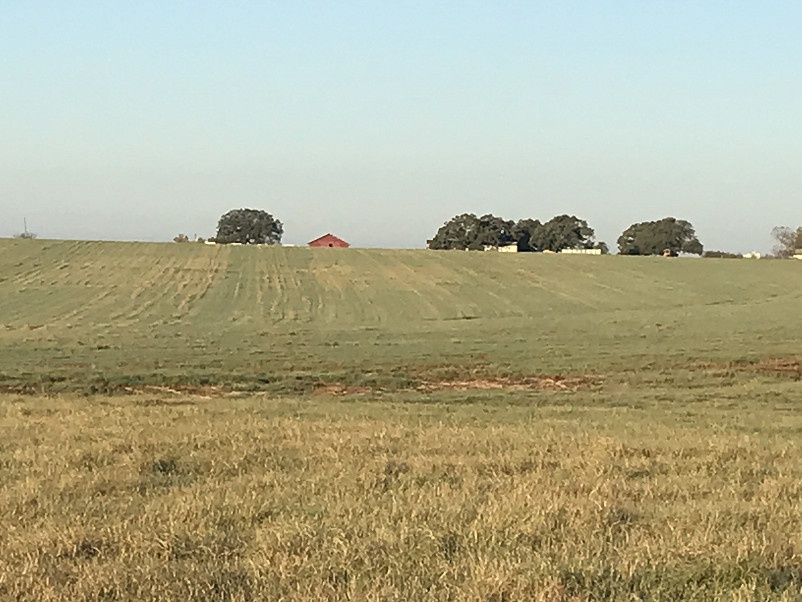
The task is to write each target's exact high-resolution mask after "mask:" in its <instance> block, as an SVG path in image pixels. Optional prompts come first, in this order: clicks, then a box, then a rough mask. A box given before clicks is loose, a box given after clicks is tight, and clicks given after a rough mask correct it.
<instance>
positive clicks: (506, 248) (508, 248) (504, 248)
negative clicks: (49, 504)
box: [465, 243, 518, 253]
mask: <svg viewBox="0 0 802 602" xmlns="http://www.w3.org/2000/svg"><path fill="white" fill-rule="evenodd" d="M465 250H466V251H467V250H468V249H465ZM482 250H484V251H498V252H499V253H517V252H518V243H513V244H511V245H484V246H483V247H482Z"/></svg>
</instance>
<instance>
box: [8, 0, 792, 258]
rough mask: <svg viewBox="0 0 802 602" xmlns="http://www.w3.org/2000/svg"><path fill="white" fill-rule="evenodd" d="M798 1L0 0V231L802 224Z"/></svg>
mask: <svg viewBox="0 0 802 602" xmlns="http://www.w3.org/2000/svg"><path fill="white" fill-rule="evenodd" d="M800 31H802V2H799V1H798V0H792V1H771V0H765V1H761V2H757V1H749V2H744V1H738V0H727V1H715V0H705V1H699V0H693V1H683V0H671V1H668V0H665V1H663V0H637V1H627V0H617V1H603V0H597V1H589V0H588V1H572V0H554V1H537V0H528V1H503V0H495V1H492V2H491V1H489V0H484V1H481V2H477V1H472V0H459V1H445V0H443V1H437V0H421V1H418V0H397V1H392V2H391V1H389V0H388V1H379V0H373V1H352V0H340V1H337V2H332V1H330V0H326V1H319V2H309V1H304V0H285V1H281V2H274V1H268V0H263V1H253V2H244V1H243V2H221V1H215V2H210V1H208V2H207V1H202V0H137V1H136V2H130V1H127V2H123V1H110V0H104V1H86V0H85V1H81V0H73V1H71V2H64V1H60V0H51V1H37V0H30V1H28V0H26V1H24V2H17V1H12V0H8V1H5V2H0V236H10V235H12V234H14V233H17V232H20V231H21V230H22V227H23V218H27V220H28V226H29V229H30V230H32V231H35V232H37V233H38V234H39V235H40V236H41V237H45V238H104V239H134V240H170V239H172V237H173V236H174V235H175V234H177V233H178V232H184V233H187V234H189V235H190V236H192V235H194V234H199V235H202V236H210V235H213V234H214V232H215V228H216V224H217V220H218V218H219V217H220V215H221V214H223V213H225V212H226V211H227V210H229V209H232V208H239V207H253V208H258V209H265V210H267V211H269V212H270V213H272V214H273V215H275V216H276V217H278V218H279V219H281V220H282V221H283V222H284V227H285V236H284V241H285V242H287V243H305V242H306V241H308V240H311V239H312V238H314V237H316V236H318V235H320V234H323V233H325V232H328V231H331V232H333V233H335V234H337V235H339V236H341V237H343V238H345V239H347V240H349V241H350V242H352V243H353V244H354V245H357V246H385V247H396V246H403V247H407V246H408V247H421V246H424V245H425V241H426V239H427V238H431V236H432V235H434V233H435V232H436V231H437V229H438V228H439V227H440V226H441V225H442V224H443V223H444V222H445V221H447V220H448V219H449V218H450V217H452V216H453V215H456V214H459V213H464V212H473V213H477V214H482V213H494V214H496V215H500V216H502V217H505V218H507V219H518V218H525V217H532V218H539V219H541V220H546V219H549V218H551V217H552V216H554V215H557V214H561V213H570V214H576V215H577V216H578V217H580V218H583V219H585V220H587V221H588V223H589V224H590V225H591V226H592V227H594V228H595V229H596V234H597V238H598V239H601V240H605V241H606V242H607V243H608V244H609V245H610V246H611V247H614V246H615V240H616V238H617V237H618V235H619V234H620V233H621V232H622V231H623V230H624V229H625V228H626V227H627V226H629V225H630V224H631V223H633V222H637V221H643V220H652V219H659V218H662V217H665V216H674V217H677V218H681V219H687V220H689V221H690V222H692V223H693V224H694V226H695V227H696V231H697V234H698V235H699V238H700V239H701V240H702V242H703V243H704V244H705V247H706V248H707V249H721V250H730V251H747V250H751V249H753V248H756V249H758V250H762V251H767V250H769V248H770V247H771V239H770V235H769V233H770V231H771V228H772V227H773V226H775V225H781V224H782V225H788V226H794V227H796V226H798V225H802V35H800Z"/></svg>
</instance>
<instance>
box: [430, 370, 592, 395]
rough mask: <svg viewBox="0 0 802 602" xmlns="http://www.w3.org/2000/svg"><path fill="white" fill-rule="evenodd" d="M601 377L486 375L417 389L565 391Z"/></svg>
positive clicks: (585, 384) (590, 382)
mask: <svg viewBox="0 0 802 602" xmlns="http://www.w3.org/2000/svg"><path fill="white" fill-rule="evenodd" d="M600 381H601V377H600V376H598V375H590V374H537V375H532V376H523V377H486V378H471V379H457V380H440V381H431V382H424V383H421V384H420V385H418V386H417V387H416V390H417V391H423V392H432V391H470V390H472V389H484V390H488V389H504V390H508V391H527V390H529V391H567V390H575V389H580V388H584V387H590V386H593V385H595V384H598V383H599V382H600Z"/></svg>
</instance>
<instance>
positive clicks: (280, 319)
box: [0, 239, 802, 392]
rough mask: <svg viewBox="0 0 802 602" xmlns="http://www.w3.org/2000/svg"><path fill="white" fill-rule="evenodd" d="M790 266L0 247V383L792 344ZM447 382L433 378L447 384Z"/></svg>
mask: <svg viewBox="0 0 802 602" xmlns="http://www.w3.org/2000/svg"><path fill="white" fill-rule="evenodd" d="M800 308H802V264H801V263H799V262H793V261H790V260H789V261H768V260H759V261H756V260H715V259H704V260H699V259H682V258H681V259H664V258H653V257H649V258H636V257H620V256H601V257H597V256H570V255H558V254H534V253H521V254H501V253H466V252H435V251H427V250H395V249H313V248H307V247H261V246H230V245H202V244H195V243H186V244H175V243H135V242H88V241H55V240H13V239H5V240H0V360H1V361H0V387H4V388H6V389H14V388H16V389H20V390H22V389H30V390H36V391H62V390H65V391H66V390H82V391H83V390H92V391H94V390H107V391H116V390H121V389H135V388H136V387H145V386H157V385H158V386H199V387H200V386H207V387H224V388H232V387H233V388H247V389H254V388H256V389H267V390H273V391H275V392H282V391H306V390H310V388H313V387H315V386H319V385H320V384H321V383H324V384H325V383H336V384H338V385H342V386H364V387H372V388H376V389H379V388H382V387H389V388H403V387H414V386H419V385H421V383H422V382H423V381H425V380H426V379H427V378H428V379H430V380H431V377H432V375H436V376H437V377H438V378H443V379H447V378H451V379H452V380H455V379H458V378H459V377H460V375H461V374H464V373H465V371H466V370H467V371H470V372H471V373H472V374H482V375H484V376H492V377H494V378H502V377H507V376H511V375H515V376H517V377H521V376H525V375H543V374H550V375H570V374H597V373H598V374H601V373H605V372H622V371H632V370H640V369H662V368H666V369H676V368H677V367H683V366H692V365H697V364H700V363H705V362H733V361H742V362H743V361H747V362H752V361H760V360H764V359H767V358H774V357H785V356H789V354H794V353H798V352H799V341H800V339H801V338H802V320H800ZM449 375H450V376H449Z"/></svg>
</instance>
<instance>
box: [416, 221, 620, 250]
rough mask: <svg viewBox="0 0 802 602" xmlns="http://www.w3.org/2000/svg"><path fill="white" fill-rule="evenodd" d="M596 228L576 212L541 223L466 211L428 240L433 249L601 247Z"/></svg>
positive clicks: (604, 248)
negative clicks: (480, 214) (597, 242)
mask: <svg viewBox="0 0 802 602" xmlns="http://www.w3.org/2000/svg"><path fill="white" fill-rule="evenodd" d="M593 238H594V232H593V228H591V227H590V226H588V224H587V222H586V221H585V220H582V219H579V218H578V217H576V216H574V215H558V216H557V217H554V218H552V219H550V220H549V221H547V222H546V223H541V222H540V220H536V219H521V220H518V221H517V222H514V221H512V220H505V219H503V218H501V217H497V216H495V215H492V214H489V213H488V214H487V215H483V216H481V217H477V216H476V215H474V214H473V213H463V214H462V215H457V216H455V217H453V218H451V219H450V220H449V221H447V222H446V223H445V224H443V226H442V227H441V228H440V229H439V230H438V231H437V234H435V236H434V238H432V239H431V240H430V241H428V246H429V248H430V249H459V250H465V249H467V250H472V251H477V250H482V249H484V248H485V247H503V246H507V245H512V244H516V245H518V250H519V251H561V250H563V249H569V248H570V249H591V248H594V247H599V248H601V249H602V250H603V251H604V252H606V250H607V246H606V245H605V244H604V243H599V244H598V245H597V244H596V243H595V242H594V239H593Z"/></svg>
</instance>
